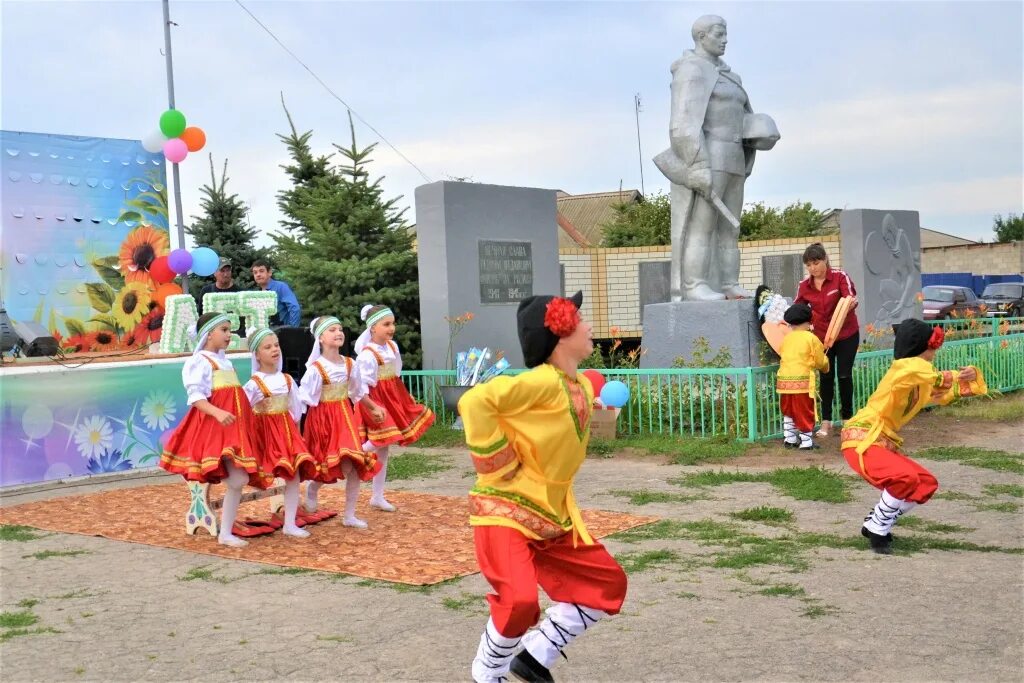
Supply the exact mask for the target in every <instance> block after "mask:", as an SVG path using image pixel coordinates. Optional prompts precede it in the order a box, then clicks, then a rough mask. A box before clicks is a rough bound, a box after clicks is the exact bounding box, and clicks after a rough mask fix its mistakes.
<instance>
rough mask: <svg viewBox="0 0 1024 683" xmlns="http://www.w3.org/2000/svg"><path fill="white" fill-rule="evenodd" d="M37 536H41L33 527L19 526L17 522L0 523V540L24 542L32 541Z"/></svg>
mask: <svg viewBox="0 0 1024 683" xmlns="http://www.w3.org/2000/svg"><path fill="white" fill-rule="evenodd" d="M37 538H42V536H41V535H40V534H39V530H38V529H33V528H32V527H30V526H21V525H18V524H3V525H0V541H18V542H20V543H24V542H25V541H34V540H36V539H37Z"/></svg>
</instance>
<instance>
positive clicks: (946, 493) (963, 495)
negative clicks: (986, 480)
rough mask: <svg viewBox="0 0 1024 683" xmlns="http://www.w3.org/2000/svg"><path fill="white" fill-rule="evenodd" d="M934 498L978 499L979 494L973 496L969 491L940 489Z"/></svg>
mask: <svg viewBox="0 0 1024 683" xmlns="http://www.w3.org/2000/svg"><path fill="white" fill-rule="evenodd" d="M932 498H935V499H936V500H967V501H971V500H978V496H972V495H971V494H969V493H961V492H960V491H939V492H938V493H936V494H935V495H934V496H932Z"/></svg>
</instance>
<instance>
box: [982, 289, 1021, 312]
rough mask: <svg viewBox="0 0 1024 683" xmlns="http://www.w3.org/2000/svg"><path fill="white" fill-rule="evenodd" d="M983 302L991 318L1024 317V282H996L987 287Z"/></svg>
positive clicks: (983, 294)
mask: <svg viewBox="0 0 1024 683" xmlns="http://www.w3.org/2000/svg"><path fill="white" fill-rule="evenodd" d="M981 300H982V301H983V302H984V303H985V305H986V306H988V311H987V314H988V315H989V316H1000V317H1002V316H1009V317H1011V318H1022V317H1024V282H994V283H992V284H990V285H988V286H986V287H985V291H984V292H982V293H981Z"/></svg>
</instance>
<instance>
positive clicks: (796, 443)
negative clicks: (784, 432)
mask: <svg viewBox="0 0 1024 683" xmlns="http://www.w3.org/2000/svg"><path fill="white" fill-rule="evenodd" d="M782 447H783V448H799V447H800V442H799V441H783V442H782Z"/></svg>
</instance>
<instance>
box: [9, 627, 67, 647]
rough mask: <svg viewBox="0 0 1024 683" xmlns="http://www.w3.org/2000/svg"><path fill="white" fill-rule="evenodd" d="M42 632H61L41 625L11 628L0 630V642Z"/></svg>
mask: <svg viewBox="0 0 1024 683" xmlns="http://www.w3.org/2000/svg"><path fill="white" fill-rule="evenodd" d="M42 633H61V631H58V630H57V629H55V628H51V627H50V626H41V627H38V628H33V629H27V628H12V629H8V630H6V631H0V643H6V642H7V641H8V640H11V639H12V638H18V637H20V636H37V635H40V634H42Z"/></svg>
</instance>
